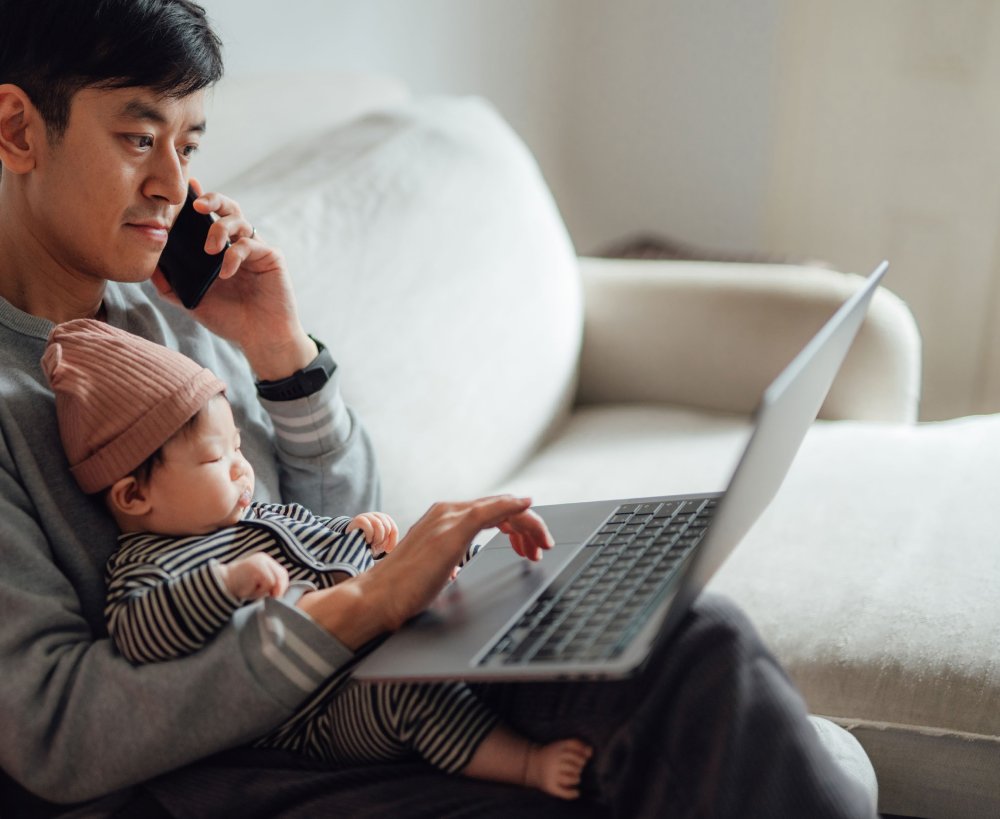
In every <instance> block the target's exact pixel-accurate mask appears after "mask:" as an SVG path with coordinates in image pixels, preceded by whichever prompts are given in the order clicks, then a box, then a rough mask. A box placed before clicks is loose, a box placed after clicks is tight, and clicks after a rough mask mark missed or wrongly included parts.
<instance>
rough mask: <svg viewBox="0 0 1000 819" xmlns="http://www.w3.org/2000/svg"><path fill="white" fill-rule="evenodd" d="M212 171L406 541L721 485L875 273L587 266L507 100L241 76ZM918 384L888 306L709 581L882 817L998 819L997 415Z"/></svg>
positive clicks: (369, 83) (877, 304)
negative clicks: (513, 494) (504, 115)
mask: <svg viewBox="0 0 1000 819" xmlns="http://www.w3.org/2000/svg"><path fill="white" fill-rule="evenodd" d="M198 163H199V164H198V165H197V166H196V167H197V168H198V170H199V174H200V177H201V179H202V181H203V182H204V183H205V184H206V185H207V186H208V187H209V188H213V189H222V190H225V191H227V192H229V193H231V194H232V195H233V196H234V197H236V198H237V199H238V200H239V201H240V203H241V204H242V205H243V207H244V209H245V211H246V212H247V214H248V216H249V218H250V219H251V221H253V222H254V224H255V226H256V227H257V229H258V231H259V232H260V234H261V235H263V236H265V237H267V238H268V239H269V240H272V241H273V242H274V243H275V244H277V245H278V246H280V247H281V248H282V249H283V250H284V251H285V253H286V255H287V257H288V259H289V261H290V263H291V266H292V269H293V271H294V275H295V276H296V287H297V292H298V296H299V301H300V310H301V312H302V314H303V317H304V321H305V323H306V325H307V327H308V329H310V330H311V331H312V332H313V333H314V334H315V335H317V336H318V337H320V338H322V339H323V340H324V341H325V342H326V343H327V344H328V346H329V347H330V348H331V349H332V350H333V352H334V355H335V357H336V358H337V359H338V361H339V362H340V364H341V367H342V371H343V378H344V391H345V393H346V395H347V398H348V400H349V401H350V402H351V403H352V405H353V406H354V407H356V408H357V409H358V411H359V412H360V413H361V415H362V416H363V417H364V419H365V422H366V424H367V426H368V428H369V430H370V431H371V433H372V435H373V438H374V440H375V443H376V446H377V448H378V453H379V458H380V462H381V467H382V473H383V478H384V489H385V492H384V508H385V510H386V511H388V512H390V513H393V514H394V515H395V516H396V517H397V518H398V519H399V520H400V521H401V523H402V524H403V525H404V526H405V525H407V524H408V523H410V522H412V521H413V520H414V519H415V517H416V516H417V515H418V514H419V513H420V512H421V511H422V510H423V509H424V508H426V506H427V505H428V504H429V503H430V502H432V501H434V500H441V499H446V498H467V497H473V496H476V495H480V494H485V493H488V492H492V491H495V490H498V489H505V490H506V489H509V490H513V491H517V492H520V493H527V494H531V495H532V496H533V497H534V498H535V501H536V502H537V503H539V504H544V503H550V502H558V501H563V500H585V499H590V498H598V497H622V496H630V495H643V494H657V493H667V492H673V491H677V492H683V491H695V490H701V489H705V490H714V489H718V488H721V487H722V486H723V485H724V483H725V481H726V479H727V478H728V475H729V471H730V470H731V468H732V466H733V459H734V457H735V455H736V454H737V452H738V450H739V447H740V445H741V443H742V441H743V439H744V436H745V434H746V430H747V419H748V413H750V412H751V411H752V408H753V407H754V405H755V403H756V401H757V398H758V397H759V394H760V391H761V389H762V388H763V387H764V386H765V385H766V384H767V383H768V381H769V380H770V378H771V377H772V376H773V375H774V374H775V373H776V372H778V370H780V368H781V367H782V366H783V365H784V364H785V363H787V361H788V360H789V359H790V358H791V356H792V355H793V353H794V352H795V351H796V350H797V349H798V347H799V345H800V344H801V343H802V342H803V341H804V340H805V339H806V338H808V337H809V336H810V335H811V334H812V332H813V331H814V330H815V329H816V328H817V327H818V326H819V325H820V324H821V323H822V322H823V321H824V320H825V319H826V318H827V317H828V316H829V315H830V313H831V312H832V311H833V309H834V308H835V306H836V304H837V303H838V302H839V301H840V300H841V299H842V298H843V297H844V295H845V293H847V292H849V291H850V290H851V289H852V288H854V287H855V286H856V284H857V281H858V278H857V277H856V276H854V275H849V274H843V273H838V272H833V271H830V270H823V269H815V268H803V267H792V266H770V265H738V264H722V263H704V262H701V263H694V262H688V263H685V262H649V261H621V260H606V259H605V260H600V259H587V258H578V257H577V256H576V254H575V252H574V250H573V247H572V245H571V243H570V240H569V238H568V236H567V233H566V230H565V228H564V226H563V224H562V221H561V219H560V217H559V214H558V212H557V210H556V208H555V205H554V203H553V201H552V198H551V196H550V194H549V192H548V190H547V188H546V187H545V184H544V181H543V180H542V178H541V176H540V174H539V172H538V169H537V167H536V165H535V163H534V161H533V160H532V158H531V156H530V154H529V153H528V151H527V150H526V149H525V147H524V146H523V145H522V144H521V143H520V141H519V140H518V139H517V137H516V136H515V135H514V134H513V133H512V132H511V131H510V129H509V128H508V127H507V126H506V125H505V124H504V122H503V120H502V119H501V118H500V117H499V115H498V114H497V113H496V112H495V111H494V110H493V109H492V108H491V107H490V106H489V105H488V104H487V103H485V102H483V101H481V100H476V99H425V98H417V99H415V98H412V97H411V96H410V94H409V93H408V92H407V90H406V88H405V87H404V86H403V85H402V84H400V83H398V82H396V81H394V80H391V79H385V78H377V77H346V76H298V77H294V76H293V77H282V78H276V77H268V78H243V79H241V80H240V81H239V82H231V81H224V82H223V84H222V85H221V86H220V87H219V89H218V90H217V91H216V92H215V99H214V102H213V105H212V106H210V109H209V137H208V139H207V140H206V144H205V147H204V149H203V152H202V156H201V157H200V159H199V160H198ZM876 261H878V260H876V259H873V260H872V262H873V264H874V263H875V262H876ZM859 272H867V271H859ZM888 282H889V284H888V286H889V287H890V288H891V286H892V272H891V270H890V274H889V277H888ZM919 380H920V341H919V335H918V332H917V329H916V326H915V324H914V321H913V318H912V316H911V314H910V313H909V311H908V310H907V308H906V307H905V305H904V304H903V303H902V302H901V301H900V300H899V299H898V298H896V297H895V296H893V295H892V294H891V292H889V291H888V290H883V291H882V292H880V293H879V294H878V296H877V298H876V299H875V301H874V303H873V305H872V308H871V313H870V316H869V320H868V321H867V322H866V324H865V326H864V328H863V330H862V332H861V334H860V336H859V338H858V341H857V343H856V345H855V348H854V349H853V350H852V352H851V354H850V357H849V359H848V361H847V363H846V365H845V368H844V371H843V372H842V374H841V376H840V377H839V378H838V380H837V382H836V384H835V385H834V388H833V390H832V392H831V394H830V397H829V399H828V401H827V402H826V404H825V406H824V408H823V411H822V413H821V417H822V418H823V419H824V420H821V421H820V422H818V423H817V424H816V425H815V426H814V428H813V429H812V430H811V431H810V433H809V435H808V437H807V440H806V442H805V444H804V446H803V449H802V451H801V452H800V454H799V456H798V459H797V461H796V463H795V465H794V466H793V469H792V472H791V474H790V475H789V477H788V479H787V481H786V483H785V485H784V486H783V488H782V490H781V491H780V493H779V495H778V497H777V498H776V499H775V501H774V503H773V504H772V505H771V507H770V508H769V509H768V511H767V512H766V513H765V515H764V516H763V518H762V519H761V520H760V521H759V523H758V524H757V525H756V526H755V527H754V529H753V530H752V531H751V533H750V534H749V535H748V537H747V538H746V539H745V541H744V543H743V544H742V545H741V546H740V547H739V548H738V549H737V551H736V553H734V555H733V556H732V558H731V559H730V560H729V562H728V563H727V564H726V565H725V566H724V567H723V569H722V571H721V573H720V574H719V575H718V576H717V577H716V579H715V580H714V581H713V583H712V586H713V587H714V588H715V589H716V590H718V591H720V592H724V593H726V594H728V595H730V596H731V597H733V598H735V599H736V600H737V601H738V602H739V603H740V604H741V605H742V606H743V607H744V608H745V609H746V610H747V611H748V612H749V613H750V615H751V617H752V618H753V620H754V621H755V622H756V624H757V625H758V627H759V628H760V630H761V632H762V633H763V635H764V636H765V638H766V640H767V641H768V642H769V643H770V645H771V646H772V647H773V649H774V650H775V651H776V652H777V654H778V655H779V656H780V657H781V659H782V660H783V662H784V663H785V664H786V666H787V668H788V669H789V671H790V672H791V674H792V676H793V677H794V678H795V680H796V681H797V682H798V684H799V685H800V687H801V689H802V691H803V693H804V695H805V697H806V699H807V702H808V704H809V706H810V709H811V710H812V711H813V712H814V713H817V714H821V715H825V716H827V717H828V718H830V719H831V720H832V721H834V722H835V723H837V724H839V725H841V726H844V727H846V728H847V729H849V730H850V731H851V732H852V733H853V734H854V736H855V737H856V738H857V739H859V740H860V742H861V743H862V744H863V746H864V747H865V749H866V750H867V753H868V756H869V757H870V758H871V760H872V762H873V763H874V766H875V769H876V771H877V774H878V780H879V783H878V784H879V796H880V809H881V810H883V811H886V812H891V813H899V814H906V815H911V816H921V817H960V816H961V817H970V816H996V815H1000V651H998V645H1000V613H998V607H997V605H996V603H995V600H996V594H995V591H994V590H995V588H996V587H997V581H998V579H1000V557H998V555H1000V550H998V549H996V548H995V546H994V544H995V541H996V536H995V534H994V532H993V526H992V523H993V521H994V520H995V519H996V515H995V514H991V510H992V508H993V507H992V505H991V503H990V502H991V501H992V500H993V498H992V497H991V496H990V495H991V494H992V493H990V492H989V491H988V490H989V489H990V488H992V486H993V485H994V482H993V481H992V480H991V479H992V474H993V471H994V470H993V469H991V468H990V467H993V466H994V464H993V463H991V461H995V460H996V456H997V453H998V451H1000V418H998V417H981V418H967V419H960V420H955V421H951V422H944V423H936V424H917V423H916V422H915V419H916V411H917V402H918V398H919ZM842 750H843V752H844V753H845V754H847V756H850V748H849V747H848V746H842ZM848 762H849V763H850V764H859V765H860V764H862V762H861V761H859V760H858V759H857V758H855V759H854V760H853V763H851V761H850V760H848Z"/></svg>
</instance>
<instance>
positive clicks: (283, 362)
mask: <svg viewBox="0 0 1000 819" xmlns="http://www.w3.org/2000/svg"><path fill="white" fill-rule="evenodd" d="M318 353H319V348H318V347H317V345H316V341H315V340H314V339H313V338H312V337H311V336H309V335H307V334H306V332H305V330H302V332H301V334H299V335H296V336H294V337H293V338H290V339H288V340H287V341H284V342H283V343H275V342H274V340H273V339H272V340H270V341H268V342H267V343H262V344H260V345H259V346H257V345H254V346H253V347H251V346H250V345H249V344H246V345H243V354H244V355H245V356H246V358H247V361H249V362H250V367H251V368H252V369H253V371H254V375H256V376H257V378H258V379H259V380H261V381H279V380H281V379H282V378H287V377H288V376H290V375H292V374H293V373H295V372H297V371H298V370H301V369H302V368H303V367H306V366H307V365H308V364H309V362H310V361H312V360H313V359H314V358H316V356H317V354H318Z"/></svg>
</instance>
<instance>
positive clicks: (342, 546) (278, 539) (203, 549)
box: [105, 503, 497, 773]
mask: <svg viewBox="0 0 1000 819" xmlns="http://www.w3.org/2000/svg"><path fill="white" fill-rule="evenodd" d="M350 521H351V518H349V517H345V516H340V517H335V518H329V517H320V516H317V515H314V514H312V513H311V512H309V511H308V510H307V509H305V508H304V507H302V506H300V505H298V504H290V505H281V504H266V503H254V504H253V505H252V506H251V507H250V508H249V509H248V510H247V514H246V515H245V516H244V518H243V520H241V521H240V522H239V523H237V524H236V525H234V526H228V527H226V528H224V529H220V530H219V531H217V532H214V533H212V534H210V535H193V536H184V537H174V536H170V535H159V534H152V533H148V532H143V533H129V534H123V535H121V536H120V537H119V549H118V551H117V552H115V554H113V555H112V557H111V559H110V560H109V561H108V571H107V574H108V597H107V605H106V607H105V616H106V617H107V621H108V630H109V632H110V634H111V636H112V638H113V640H114V642H115V644H116V645H117V646H118V649H119V651H121V653H122V654H123V655H124V656H125V657H126V658H127V659H128V660H130V661H131V662H133V663H137V664H138V663H147V662H157V661H163V660H169V659H172V658H175V657H181V656H184V655H186V654H190V653H192V652H194V651H197V650H198V649H199V648H201V647H202V646H203V645H204V644H205V643H207V642H208V641H209V640H211V639H212V637H213V636H214V635H215V634H217V633H218V632H219V631H220V630H221V629H222V628H223V627H224V626H225V625H226V623H228V622H229V619H230V618H231V617H232V615H233V612H235V611H236V610H237V609H238V608H240V606H242V605H243V603H244V601H241V600H239V599H237V598H235V597H233V596H232V595H231V594H229V592H228V591H227V590H226V588H225V587H224V585H223V584H222V582H221V580H220V578H219V575H218V573H217V567H218V565H219V564H220V563H229V562H232V561H234V560H237V559H239V558H241V557H246V556H247V555H250V554H253V553H255V552H266V553H267V554H269V555H270V556H271V557H272V558H274V559H275V560H277V561H278V562H279V563H280V564H281V565H282V566H284V568H285V569H286V570H287V571H288V576H289V582H290V583H308V584H311V585H313V586H315V587H317V588H329V587H330V586H332V585H334V583H335V582H336V581H335V577H334V573H336V572H343V573H346V574H348V575H351V576H354V575H357V574H359V573H361V572H363V571H365V570H367V569H368V568H370V567H371V566H372V565H373V561H374V558H375V557H376V556H375V555H373V554H372V551H371V549H370V547H369V545H368V543H367V542H366V541H365V538H364V534H363V532H362V531H360V530H355V531H353V532H350V533H347V532H346V531H345V530H346V528H347V525H348V524H349V523H350ZM474 553H475V547H471V548H470V550H469V553H468V554H467V555H466V558H465V561H463V563H464V562H466V561H467V560H468V559H470V558H471V556H472V555H473V554H474ZM496 722H497V718H496V717H495V716H494V715H493V714H492V713H491V712H490V711H489V710H488V709H486V708H485V707H484V706H483V705H482V704H480V702H479V701H478V700H477V699H476V698H475V697H474V696H473V695H472V693H471V692H470V691H469V690H468V689H467V688H466V687H465V686H463V685H460V684H440V685H439V684H412V683H406V684H385V685H373V684H362V683H357V682H354V681H352V680H351V679H350V666H347V667H345V668H341V669H339V670H338V671H337V672H336V673H335V674H333V675H332V676H331V677H330V678H329V679H327V680H326V682H325V683H324V684H323V685H321V686H320V687H319V689H318V690H316V691H315V692H313V694H312V696H311V697H310V698H309V699H308V700H307V702H306V703H305V705H303V706H302V707H300V708H299V710H298V711H297V712H296V713H295V714H294V715H293V716H292V717H291V718H290V719H288V720H287V721H286V722H285V723H284V724H282V725H281V726H279V727H278V728H277V729H275V730H274V731H272V732H271V733H270V734H268V735H267V736H265V737H264V738H263V739H261V740H259V741H258V742H257V743H255V744H256V745H258V746H264V747H271V748H281V749H284V750H291V751H295V752H298V753H303V754H307V755H309V756H313V757H316V758H319V759H322V760H326V761H329V762H360V761H376V760H384V759H396V758H402V757H405V756H409V755H412V754H413V753H419V754H420V755H421V756H422V757H423V758H424V759H426V760H427V761H428V762H430V763H431V764H433V765H436V766H437V767H439V768H441V769H442V770H445V771H447V772H450V773H454V772H457V771H460V770H462V769H463V768H464V767H465V766H466V765H467V764H468V762H469V760H470V759H471V758H472V755H473V753H475V750H476V748H478V747H479V744H480V743H481V742H482V740H483V739H484V738H485V737H486V735H487V734H488V733H489V732H490V731H491V730H492V728H493V727H494V726H495V725H496Z"/></svg>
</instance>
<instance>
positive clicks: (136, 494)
mask: <svg viewBox="0 0 1000 819" xmlns="http://www.w3.org/2000/svg"><path fill="white" fill-rule="evenodd" d="M108 503H110V504H111V508H112V509H114V510H116V511H118V512H120V513H122V514H124V515H130V516H132V517H139V516H140V515H145V514H146V513H147V512H148V511H149V510H150V508H151V507H152V504H151V503H150V501H149V497H148V496H147V494H146V492H145V490H144V489H143V487H142V485H141V484H140V483H139V482H138V481H137V480H136V479H135V477H134V476H132V475H127V476H126V477H124V478H119V479H118V480H117V481H115V482H114V483H113V484H112V485H111V488H110V489H109V490H108Z"/></svg>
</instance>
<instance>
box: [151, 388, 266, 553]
mask: <svg viewBox="0 0 1000 819" xmlns="http://www.w3.org/2000/svg"><path fill="white" fill-rule="evenodd" d="M253 487H254V477H253V468H252V467H251V466H250V463H249V462H248V461H247V459H246V458H244V457H243V453H242V452H240V431H239V430H238V429H237V428H236V424H235V422H234V421H233V412H232V410H231V409H230V407H229V402H228V401H227V400H226V399H225V398H223V397H222V396H218V397H216V398H213V399H212V400H211V401H209V402H208V404H207V405H206V407H205V409H204V410H203V411H202V413H201V415H200V416H199V418H198V419H197V421H196V422H195V424H194V425H193V426H192V427H191V428H189V429H188V430H186V431H184V432H181V433H179V434H178V435H175V436H174V437H173V438H172V439H171V440H170V441H169V442H168V443H167V444H166V445H165V446H164V448H163V462H162V463H160V464H158V465H157V466H156V467H155V468H154V469H153V471H152V474H151V475H150V479H149V484H148V486H147V491H148V493H149V498H150V501H151V502H152V511H151V513H150V516H149V519H148V520H147V521H146V522H147V524H148V527H147V528H148V529H149V531H153V532H159V533H160V534H167V535H197V534H206V533H208V532H214V531H216V530H217V529H221V528H223V527H225V526H231V525H232V524H234V523H236V522H237V521H239V520H240V518H242V517H243V513H244V512H245V510H246V508H247V507H248V506H249V505H250V499H251V497H252V496H253Z"/></svg>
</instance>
